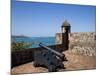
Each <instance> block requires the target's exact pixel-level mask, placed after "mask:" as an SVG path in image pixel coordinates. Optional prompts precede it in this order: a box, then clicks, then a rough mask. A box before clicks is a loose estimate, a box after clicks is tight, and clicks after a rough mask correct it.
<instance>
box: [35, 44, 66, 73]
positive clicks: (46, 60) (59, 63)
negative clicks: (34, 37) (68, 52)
mask: <svg viewBox="0 0 100 75" xmlns="http://www.w3.org/2000/svg"><path fill="white" fill-rule="evenodd" d="M39 46H40V47H41V48H42V50H36V51H35V52H34V63H33V65H34V66H35V67H40V66H43V67H46V68H48V71H49V72H56V71H58V70H59V69H64V64H63V61H65V60H66V58H65V55H64V54H62V53H60V52H58V51H56V50H54V49H51V48H49V47H47V46H46V45H44V44H42V43H39Z"/></svg>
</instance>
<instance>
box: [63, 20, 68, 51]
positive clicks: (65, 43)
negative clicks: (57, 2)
mask: <svg viewBox="0 0 100 75" xmlns="http://www.w3.org/2000/svg"><path fill="white" fill-rule="evenodd" d="M61 31H62V48H63V50H68V48H69V33H70V24H69V23H68V22H67V21H64V22H63V24H62V26H61Z"/></svg>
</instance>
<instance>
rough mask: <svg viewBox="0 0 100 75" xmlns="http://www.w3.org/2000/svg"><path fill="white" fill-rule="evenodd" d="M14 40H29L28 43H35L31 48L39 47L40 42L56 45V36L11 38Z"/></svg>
mask: <svg viewBox="0 0 100 75" xmlns="http://www.w3.org/2000/svg"><path fill="white" fill-rule="evenodd" d="M11 40H12V42H13V41H14V42H21V41H24V42H27V43H33V44H32V46H30V48H36V47H39V43H42V44H45V45H46V46H49V45H55V37H28V38H21V37H20V38H19V37H18V38H15V37H14V38H13V37H12V38H11Z"/></svg>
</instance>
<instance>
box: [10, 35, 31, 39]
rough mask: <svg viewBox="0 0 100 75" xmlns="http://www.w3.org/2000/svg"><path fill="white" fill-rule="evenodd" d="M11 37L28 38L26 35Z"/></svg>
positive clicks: (13, 36)
mask: <svg viewBox="0 0 100 75" xmlns="http://www.w3.org/2000/svg"><path fill="white" fill-rule="evenodd" d="M11 37H12V38H29V37H28V36H25V35H12V36H11Z"/></svg>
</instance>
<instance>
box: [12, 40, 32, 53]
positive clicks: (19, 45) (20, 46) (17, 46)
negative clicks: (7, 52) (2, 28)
mask: <svg viewBox="0 0 100 75" xmlns="http://www.w3.org/2000/svg"><path fill="white" fill-rule="evenodd" d="M32 44H33V43H28V42H24V41H20V42H15V41H13V42H12V43H11V51H20V50H24V49H27V48H30V47H31V46H32Z"/></svg>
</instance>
